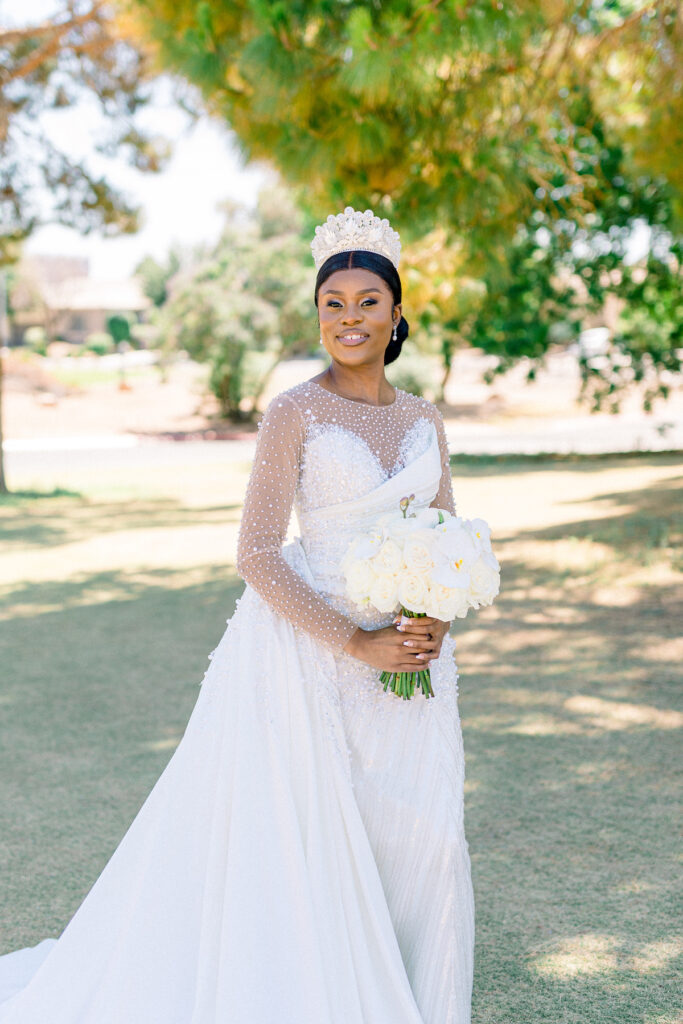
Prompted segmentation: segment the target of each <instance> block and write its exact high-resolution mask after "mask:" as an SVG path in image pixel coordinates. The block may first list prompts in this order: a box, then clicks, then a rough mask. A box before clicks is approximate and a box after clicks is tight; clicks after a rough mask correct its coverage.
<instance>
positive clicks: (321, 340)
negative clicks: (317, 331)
mask: <svg viewBox="0 0 683 1024" xmlns="http://www.w3.org/2000/svg"><path fill="white" fill-rule="evenodd" d="M322 343H323V339H322V337H321V338H320V344H321V345H322Z"/></svg>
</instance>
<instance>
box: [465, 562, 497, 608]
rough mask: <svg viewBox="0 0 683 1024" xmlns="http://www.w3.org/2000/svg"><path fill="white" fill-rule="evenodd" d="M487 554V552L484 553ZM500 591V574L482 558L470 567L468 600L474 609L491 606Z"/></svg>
mask: <svg viewBox="0 0 683 1024" xmlns="http://www.w3.org/2000/svg"><path fill="white" fill-rule="evenodd" d="M485 554H487V552H485ZM499 590H500V573H499V572H498V571H497V569H494V568H493V566H491V565H490V564H488V562H486V561H485V560H484V558H483V556H482V557H481V558H480V559H478V561H477V562H476V563H475V564H474V565H473V566H472V569H471V572H470V591H469V596H470V600H471V601H472V602H473V604H474V607H475V608H479V607H480V606H481V605H489V604H493V599H494V597H495V596H496V594H497V593H498V591H499Z"/></svg>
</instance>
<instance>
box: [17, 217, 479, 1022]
mask: <svg viewBox="0 0 683 1024" xmlns="http://www.w3.org/2000/svg"><path fill="white" fill-rule="evenodd" d="M311 248H312V250H313V256H314V261H315V264H316V267H317V270H318V275H317V280H316V286H315V302H316V305H317V307H318V316H319V322H320V335H321V336H320V342H321V344H322V345H324V347H325V349H326V351H327V353H328V355H329V357H330V363H329V366H328V367H327V369H326V370H325V371H324V372H322V373H320V374H318V375H317V376H316V377H313V378H312V379H310V380H307V381H305V382H304V383H302V384H299V385H297V386H295V387H292V388H290V389H288V390H287V391H284V392H282V393H281V394H279V395H277V396H276V397H275V398H273V400H272V401H271V402H270V404H269V405H268V408H267V409H266V412H265V414H264V416H263V418H262V420H261V424H260V428H259V434H258V440H257V445H256V453H255V457H254V464H253V469H252V472H251V476H250V479H249V484H248V487H247V493H246V500H245V505H244V511H243V516H242V522H241V526H240V533H239V539H238V552H237V570H238V572H239V574H240V576H242V578H243V579H244V580H245V581H246V588H245V591H244V593H243V595H242V597H241V598H240V599H239V600H238V602H237V607H236V610H235V612H234V614H233V616H232V618H230V619H229V620H228V627H227V629H226V631H225V633H224V635H223V638H222V639H221V641H220V643H219V645H218V647H217V648H216V650H215V651H214V652H213V654H212V656H211V662H210V666H209V669H208V671H207V673H206V675H205V677H204V681H203V684H202V688H201V691H200V694H199V698H198V700H197V703H196V705H195V708H194V710H193V712H192V715H191V717H190V720H189V722H188V725H187V729H186V731H185V734H184V736H183V738H182V740H181V742H180V744H179V746H178V747H177V749H176V751H175V753H174V755H173V757H172V758H171V760H170V761H169V763H168V765H167V767H166V769H165V770H164V772H163V774H162V775H161V777H160V778H159V780H158V782H157V783H156V785H155V786H154V788H153V790H152V792H151V793H150V795H149V797H148V798H147V800H146V801H145V803H144V804H143V806H142V808H141V809H140V811H139V813H138V815H137V817H136V818H135V820H134V821H133V823H132V825H131V826H130V828H129V830H128V832H127V833H126V835H125V836H124V837H123V839H122V841H121V843H120V844H119V846H118V848H117V849H116V851H115V853H114V855H113V856H112V858H111V860H110V861H109V863H108V864H107V865H106V867H105V868H104V870H103V872H102V874H101V875H100V877H99V878H98V879H97V881H96V882H95V884H94V885H93V887H92V889H91V890H90V892H89V893H88V895H87V896H86V898H85V900H84V901H83V903H82V904H81V906H80V907H79V909H78V910H77V912H76V913H75V915H74V917H73V918H72V919H71V921H70V923H69V924H68V925H67V927H66V928H65V930H64V931H63V932H62V934H61V936H60V937H59V939H45V940H43V942H41V943H39V944H38V945H37V946H34V947H32V948H29V949H25V950H19V951H17V952H15V953H10V954H7V955H5V956H4V957H0V1000H2V1002H0V1022H1V1024H469V1021H470V998H471V988H472V970H473V947H474V907H473V895H472V884H471V876H470V860H469V855H468V848H467V843H466V840H465V835H464V829H463V781H464V754H463V746H462V736H461V730H460V721H459V717H458V706H457V680H458V674H457V669H456V664H455V661H454V647H455V640H454V638H452V637H451V636H449V635H448V627H449V623H447V622H441V621H439V620H437V619H434V618H421V619H417V620H412V621H409V622H407V623H406V624H404V625H402V624H401V621H400V619H398V618H393V621H392V616H391V615H388V616H387V615H384V614H381V613H379V612H374V611H372V610H371V609H368V608H366V609H360V608H358V607H356V606H355V605H352V604H351V603H350V602H349V601H348V600H347V598H346V596H345V592H344V586H343V582H342V580H341V577H340V570H339V565H340V562H341V559H342V556H343V554H344V550H345V548H346V546H347V545H348V542H349V539H350V538H351V536H352V535H353V534H354V533H355V532H357V531H358V530H359V529H361V528H363V527H364V526H367V525H370V524H371V523H372V522H373V521H374V520H375V519H376V517H377V516H378V515H380V514H381V513H383V512H386V511H389V510H394V509H396V508H397V507H398V502H399V501H400V499H401V498H402V497H403V496H404V495H407V494H414V495H415V501H414V503H413V506H412V507H413V508H424V507H426V506H428V505H433V506H437V507H440V508H446V509H448V510H449V511H452V512H454V511H455V509H454V505H453V495H452V489H451V477H450V470H449V461H448V448H447V444H446V436H445V432H444V427H443V421H442V419H441V415H440V413H439V412H438V411H437V409H436V408H435V407H434V406H433V405H432V404H431V403H429V402H427V401H426V400H424V399H422V398H418V397H415V396H414V395H411V394H409V393H407V392H405V391H402V390H401V389H400V388H393V387H391V385H390V384H389V383H388V381H387V380H386V377H385V375H384V366H385V365H386V364H387V363H390V362H392V361H393V360H394V359H396V358H397V357H398V355H399V353H400V351H401V345H402V342H403V340H404V339H405V337H406V336H407V334H408V324H407V323H406V321H405V319H404V318H403V317H402V315H401V283H400V279H399V276H398V272H397V267H398V262H399V256H400V241H399V237H398V235H397V233H396V232H395V231H393V230H392V229H391V227H390V226H389V223H388V221H387V220H386V219H385V220H380V219H379V218H378V217H375V216H373V214H372V211H370V210H366V211H365V212H364V213H361V212H358V211H354V210H353V209H352V208H351V207H347V208H346V209H345V211H344V212H343V213H340V214H338V215H337V216H336V217H333V216H330V217H328V218H327V221H326V222H325V223H324V224H323V225H321V226H319V227H318V228H316V233H315V238H314V240H313V243H312V246H311ZM292 507H294V509H295V510H296V514H297V519H298V525H299V531H300V536H298V537H296V538H295V539H294V540H293V541H291V542H289V543H283V542H284V539H285V536H286V533H287V527H288V524H289V519H290V514H291V510H292ZM424 665H429V667H430V670H431V675H432V682H433V687H434V691H435V695H434V697H431V698H429V699H427V698H425V697H424V696H423V695H422V694H421V693H420V692H419V691H418V692H416V694H415V696H414V697H413V698H411V699H410V700H402V699H401V698H399V697H397V696H396V695H394V694H393V693H392V692H391V691H390V690H387V691H385V690H384V688H383V686H382V684H381V683H380V681H379V675H380V671H381V670H382V669H386V670H389V671H411V670H414V669H415V667H416V666H418V667H423V666H424Z"/></svg>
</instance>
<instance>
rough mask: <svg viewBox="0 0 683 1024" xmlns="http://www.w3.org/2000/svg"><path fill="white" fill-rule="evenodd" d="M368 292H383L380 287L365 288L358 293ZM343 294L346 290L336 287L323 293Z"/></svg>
mask: <svg viewBox="0 0 683 1024" xmlns="http://www.w3.org/2000/svg"><path fill="white" fill-rule="evenodd" d="M368 292H379V294H380V295H381V294H382V293H381V291H380V289H379V288H364V289H363V290H362V291H361V292H356V294H357V295H367V294H368ZM343 294H344V292H338V291H337V290H336V289H335V288H328V289H327V290H326V291H324V292H323V295H343Z"/></svg>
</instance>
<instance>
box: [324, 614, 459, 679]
mask: <svg viewBox="0 0 683 1024" xmlns="http://www.w3.org/2000/svg"><path fill="white" fill-rule="evenodd" d="M400 620H401V617H400V615H399V616H397V617H396V619H395V620H394V621H395V622H396V623H400ZM449 627H450V622H443V621H442V620H441V619H433V618H430V617H429V616H424V617H420V618H411V619H409V620H408V621H407V622H405V623H404V624H403V627H402V629H400V630H399V629H397V628H396V626H395V625H393V626H385V627H384V628H383V629H362V628H361V627H360V626H359V627H358V629H357V630H356V632H355V633H353V634H352V635H351V637H350V638H349V640H348V641H347V642H346V644H345V645H344V650H345V651H347V652H348V653H349V654H351V655H353V657H354V658H358V659H359V660H360V661H365V662H367V664H368V665H372V666H373V668H379V669H382V670H383V671H386V672H419V671H420V670H421V669H423V668H425V667H427V666H429V663H430V661H432V660H433V659H434V658H438V656H439V654H440V652H441V644H442V642H443V638H444V636H445V635H446V633H447V632H448V629H449Z"/></svg>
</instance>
